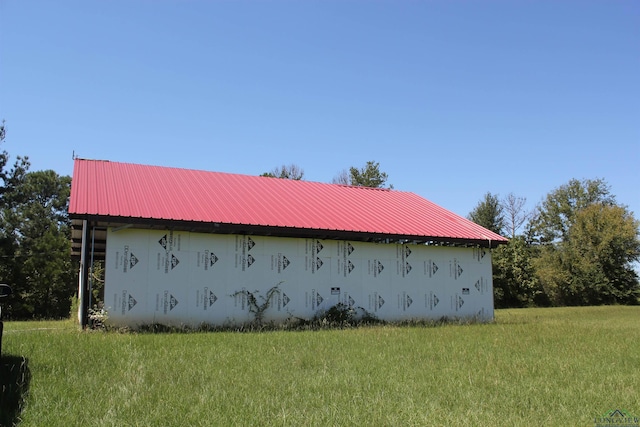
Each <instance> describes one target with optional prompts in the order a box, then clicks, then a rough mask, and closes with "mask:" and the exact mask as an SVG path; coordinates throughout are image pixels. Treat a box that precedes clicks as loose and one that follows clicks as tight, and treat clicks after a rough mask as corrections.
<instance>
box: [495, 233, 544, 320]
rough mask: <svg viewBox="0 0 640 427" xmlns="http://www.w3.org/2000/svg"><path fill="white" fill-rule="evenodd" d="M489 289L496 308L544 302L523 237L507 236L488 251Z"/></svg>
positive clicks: (528, 305) (530, 305) (530, 251)
mask: <svg viewBox="0 0 640 427" xmlns="http://www.w3.org/2000/svg"><path fill="white" fill-rule="evenodd" d="M492 263H493V292H494V301H495V306H496V307H497V308H506V307H532V306H535V305H541V304H542V305H544V303H545V301H544V295H543V290H542V287H541V285H540V281H539V280H538V278H537V277H536V271H535V267H534V264H533V254H532V249H531V247H530V246H529V245H528V244H527V242H526V241H525V239H524V237H522V236H517V237H513V238H511V240H509V243H508V244H506V245H500V246H499V247H498V248H496V249H494V250H493V251H492Z"/></svg>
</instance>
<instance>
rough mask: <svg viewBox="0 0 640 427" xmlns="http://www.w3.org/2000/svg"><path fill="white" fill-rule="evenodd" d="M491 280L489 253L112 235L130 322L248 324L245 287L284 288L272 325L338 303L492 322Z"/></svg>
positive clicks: (111, 252) (115, 286)
mask: <svg viewBox="0 0 640 427" xmlns="http://www.w3.org/2000/svg"><path fill="white" fill-rule="evenodd" d="M491 277H492V276H491V254H490V252H489V250H488V249H484V248H457V247H443V246H425V245H413V244H382V243H380V244H378V243H366V242H358V241H342V240H318V239H298V238H283V237H265V236H244V235H220V234H204V233H189V232H181V231H170V230H164V231H159V230H141V229H132V228H129V229H124V230H119V231H114V230H113V229H109V230H108V232H107V254H106V261H105V306H106V307H107V310H108V313H109V323H110V324H113V325H120V326H123V325H127V326H132V327H135V326H138V325H143V324H150V323H161V324H165V325H191V326H198V325H200V324H202V323H208V324H212V325H224V324H232V325H233V324H242V323H244V322H247V321H250V320H252V318H253V317H252V316H253V315H252V314H251V313H250V312H249V306H248V304H247V301H246V294H243V293H242V292H241V291H243V290H247V291H250V292H252V293H254V295H255V296H256V297H257V298H258V300H259V301H260V299H261V296H262V297H264V296H265V295H266V293H267V291H268V290H269V289H270V288H272V287H273V286H276V285H279V289H280V293H279V294H275V295H274V296H273V297H272V300H271V306H270V307H269V308H268V309H267V310H266V312H265V319H264V320H267V321H269V320H274V321H279V320H284V319H286V318H288V317H289V316H295V317H299V318H306V319H309V318H312V317H313V316H314V315H316V314H317V313H318V312H321V311H323V310H327V309H329V308H330V307H331V306H333V305H335V304H337V303H338V302H342V303H344V304H346V305H349V306H353V307H361V308H363V309H365V310H367V311H368V312H369V313H371V314H373V315H375V316H376V317H378V318H379V319H383V320H387V321H397V320H404V319H439V318H441V317H443V316H448V317H478V318H480V319H482V320H491V319H493V290H492V279H491ZM239 291H240V292H239ZM256 291H257V292H256Z"/></svg>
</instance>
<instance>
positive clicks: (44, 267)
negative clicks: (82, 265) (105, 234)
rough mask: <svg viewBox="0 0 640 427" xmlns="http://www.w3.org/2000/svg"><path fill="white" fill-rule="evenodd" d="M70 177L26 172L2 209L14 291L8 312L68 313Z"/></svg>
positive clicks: (25, 315) (49, 315)
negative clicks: (10, 243) (9, 242)
mask: <svg viewBox="0 0 640 427" xmlns="http://www.w3.org/2000/svg"><path fill="white" fill-rule="evenodd" d="M70 188H71V178H70V177H68V176H59V175H58V174H56V173H55V172H54V171H51V170H48V171H38V172H28V173H26V175H25V176H24V181H23V183H22V184H21V185H20V186H17V187H15V188H14V189H13V190H12V192H11V193H10V194H11V196H12V200H13V201H14V203H13V204H12V205H11V206H9V207H6V208H5V209H4V210H3V219H4V225H5V228H6V230H7V231H9V233H10V235H11V236H12V237H13V239H14V241H13V245H14V246H13V248H14V249H13V253H12V259H13V260H14V264H13V266H12V270H13V271H12V279H13V283H12V285H13V288H14V296H15V298H12V301H11V302H10V303H9V304H8V310H7V311H8V315H9V316H10V317H11V318H22V319H24V318H62V317H66V316H67V315H68V313H69V305H70V297H71V296H72V295H73V293H74V290H75V286H74V277H73V276H74V274H73V273H72V270H73V269H72V268H71V260H70V253H69V251H70V240H69V239H70V227H69V220H68V216H67V209H68V202H69V194H70Z"/></svg>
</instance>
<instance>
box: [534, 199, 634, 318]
mask: <svg viewBox="0 0 640 427" xmlns="http://www.w3.org/2000/svg"><path fill="white" fill-rule="evenodd" d="M639 227H640V223H639V222H638V221H637V220H636V219H635V218H634V217H633V216H632V215H631V213H629V212H628V211H627V209H626V208H625V207H622V206H615V205H614V206H612V205H609V204H605V203H595V204H592V205H589V206H586V207H584V208H582V209H580V210H579V211H577V212H576V213H575V215H574V216H573V223H572V225H571V227H570V228H569V230H568V231H567V232H566V236H565V239H564V240H563V241H562V242H560V243H558V244H555V245H546V246H544V247H542V250H541V255H540V257H539V258H538V259H537V260H536V266H537V270H538V276H539V278H540V280H541V282H542V284H543V287H544V289H545V292H546V293H547V295H548V296H549V298H550V299H551V301H552V302H553V303H554V304H556V305H598V304H637V303H638V302H639V300H638V298H640V283H639V281H638V275H637V273H636V272H635V270H634V269H633V263H634V262H637V261H638V260H640V240H639V238H638V235H639V234H640V231H639Z"/></svg>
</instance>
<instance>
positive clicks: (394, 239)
mask: <svg viewBox="0 0 640 427" xmlns="http://www.w3.org/2000/svg"><path fill="white" fill-rule="evenodd" d="M70 217H71V253H72V256H73V257H74V258H76V257H79V256H80V251H81V246H82V226H83V221H85V220H86V221H87V225H88V227H89V228H90V229H91V230H90V239H91V246H92V248H93V252H94V258H95V259H97V260H101V259H104V257H105V252H106V236H107V234H106V230H107V228H110V227H114V228H118V227H119V228H137V229H153V230H179V231H189V232H194V233H214V234H239V235H256V236H277V237H295V238H307V239H310V238H313V239H321V240H352V241H361V242H380V243H414V244H426V245H435V246H458V247H483V248H495V247H497V246H498V245H500V244H504V243H506V241H500V240H489V239H463V238H453V237H447V236H418V235H405V234H383V233H371V232H359V231H348V230H326V229H314V228H297V227H274V226H260V225H248V224H225V223H206V222H198V221H175V220H163V219H152V218H125V217H111V216H100V215H70Z"/></svg>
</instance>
